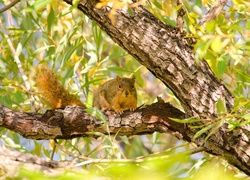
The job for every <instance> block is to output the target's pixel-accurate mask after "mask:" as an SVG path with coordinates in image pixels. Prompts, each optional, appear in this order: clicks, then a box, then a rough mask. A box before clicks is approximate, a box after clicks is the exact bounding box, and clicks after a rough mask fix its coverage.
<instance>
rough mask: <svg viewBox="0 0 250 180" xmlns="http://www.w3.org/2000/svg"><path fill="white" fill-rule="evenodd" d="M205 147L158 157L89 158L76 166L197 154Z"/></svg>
mask: <svg viewBox="0 0 250 180" xmlns="http://www.w3.org/2000/svg"><path fill="white" fill-rule="evenodd" d="M204 150H205V148H204V147H198V148H195V149H192V150H190V151H185V152H182V153H177V154H174V155H164V156H157V157H146V158H143V159H142V158H141V157H140V158H139V159H138V158H134V159H89V160H87V161H84V162H81V163H78V164H76V166H84V165H88V164H97V163H142V162H145V161H154V160H164V159H169V158H173V157H175V156H181V155H190V154H195V153H198V152H201V151H204Z"/></svg>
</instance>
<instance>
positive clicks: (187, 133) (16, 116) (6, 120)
mask: <svg viewBox="0 0 250 180" xmlns="http://www.w3.org/2000/svg"><path fill="white" fill-rule="evenodd" d="M106 115H107V121H105V122H104V121H101V120H98V119H96V118H94V117H92V116H90V115H89V114H87V113H86V111H85V110H84V109H83V108H82V107H70V106H68V107H66V108H65V109H64V110H54V111H47V112H46V113H45V114H37V113H24V112H18V111H12V110H10V109H8V108H6V107H4V106H2V105H1V106H0V126H2V127H5V128H8V129H10V130H12V131H15V132H17V133H19V134H21V135H22V136H24V137H26V138H31V139H55V138H58V139H59V138H61V139H71V138H74V137H98V136H99V135H100V134H99V133H103V134H113V135H114V134H118V135H127V136H129V135H141V134H151V133H153V132H155V131H158V132H161V133H171V134H173V135H174V136H176V137H177V138H179V139H183V140H185V141H188V142H194V143H195V144H197V145H198V146H200V147H204V149H205V151H206V152H208V153H211V154H214V155H219V156H223V157H224V158H225V159H227V160H228V161H229V162H230V163H231V164H233V165H234V166H236V167H238V168H239V169H241V170H242V171H244V172H245V173H246V174H249V175H250V142H249V139H248V137H250V127H249V126H244V127H241V128H236V129H235V130H233V131H229V130H228V127H227V124H224V125H223V126H221V127H220V128H219V129H218V130H216V131H215V132H213V134H212V135H211V136H210V137H209V138H208V139H207V140H205V138H206V137H207V136H208V135H209V133H210V132H211V131H212V130H213V129H212V130H211V131H206V132H204V134H202V135H201V136H200V137H198V138H196V139H193V137H194V135H195V134H196V133H197V132H198V131H199V130H200V128H197V129H193V128H191V127H192V126H199V125H204V123H207V124H209V123H212V122H211V121H207V122H204V121H200V122H196V123H188V124H185V123H177V122H175V121H172V120H170V119H169V118H179V119H184V118H185V114H184V113H183V112H181V111H180V110H178V109H176V108H174V107H173V106H172V105H170V104H168V103H163V102H158V103H155V104H152V105H150V106H146V107H144V108H141V109H137V110H136V112H125V113H124V114H123V115H122V116H119V115H117V114H115V113H113V112H110V111H108V112H106ZM106 123H107V124H106ZM105 124H106V125H105ZM107 127H108V128H107Z"/></svg>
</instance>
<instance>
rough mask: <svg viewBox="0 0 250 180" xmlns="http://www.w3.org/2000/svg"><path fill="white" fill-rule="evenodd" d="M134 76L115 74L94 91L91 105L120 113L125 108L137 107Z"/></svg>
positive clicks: (132, 108) (131, 109)
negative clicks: (122, 76)
mask: <svg viewBox="0 0 250 180" xmlns="http://www.w3.org/2000/svg"><path fill="white" fill-rule="evenodd" d="M134 84H135V77H134V76H133V77H132V78H120V77H119V76H117V77H116V78H114V79H111V80H109V81H107V82H105V83H104V84H103V85H102V86H100V87H99V88H98V89H97V90H96V91H95V92H94V96H93V97H94V98H93V106H94V107H96V108H97V109H101V110H114V111H115V112H117V113H119V114H121V113H123V111H125V110H130V111H133V110H135V109H136V107H137V93H136V89H135V86H134Z"/></svg>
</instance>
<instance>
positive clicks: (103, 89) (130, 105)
mask: <svg viewBox="0 0 250 180" xmlns="http://www.w3.org/2000/svg"><path fill="white" fill-rule="evenodd" d="M36 74H37V75H36V83H37V86H38V88H39V90H40V93H41V95H42V97H43V99H44V101H45V102H46V103H47V104H48V106H49V107H50V108H52V109H56V108H65V107H66V106H70V105H77V106H82V107H86V106H85V105H84V104H83V103H82V102H81V101H80V100H79V99H78V98H77V97H76V96H74V95H72V94H70V93H69V92H68V91H67V90H66V89H65V88H64V87H63V86H62V85H61V83H60V82H59V80H58V77H57V76H56V75H55V73H54V72H53V71H52V70H51V69H49V68H48V67H47V66H46V65H43V64H41V65H38V66H37V68H36ZM134 84H135V77H134V76H133V77H132V78H120V77H119V76H117V77H116V78H114V79H112V80H109V81H107V82H105V83H104V84H103V85H102V86H100V87H99V88H98V89H97V90H96V91H95V92H94V95H93V106H94V107H96V108H97V109H100V110H114V111H115V112H117V113H119V114H122V113H123V111H125V110H131V111H133V110H135V109H136V107H137V94H136V89H135V87H134Z"/></svg>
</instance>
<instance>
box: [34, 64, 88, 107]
mask: <svg viewBox="0 0 250 180" xmlns="http://www.w3.org/2000/svg"><path fill="white" fill-rule="evenodd" d="M36 83H37V86H38V88H39V90H40V93H41V95H42V97H43V99H44V101H45V102H46V103H47V105H48V106H49V107H50V108H52V109H56V108H65V107H66V106H70V105H77V106H82V107H85V105H84V104H83V103H82V102H81V101H80V99H78V98H77V97H76V96H74V95H73V94H70V93H69V92H68V91H67V90H66V89H65V88H64V87H63V86H62V85H61V83H60V82H59V80H58V77H57V76H56V75H55V73H54V72H53V71H52V70H51V69H49V68H48V67H47V66H46V65H43V64H40V65H38V66H37V68H36Z"/></svg>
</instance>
